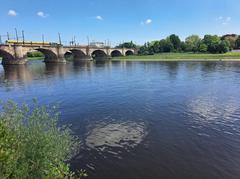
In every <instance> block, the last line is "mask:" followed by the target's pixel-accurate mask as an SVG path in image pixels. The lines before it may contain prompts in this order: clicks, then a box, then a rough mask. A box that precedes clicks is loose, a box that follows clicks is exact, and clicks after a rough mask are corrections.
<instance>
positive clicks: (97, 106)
mask: <svg viewBox="0 0 240 179" xmlns="http://www.w3.org/2000/svg"><path fill="white" fill-rule="evenodd" d="M33 98H37V99H38V101H39V103H41V104H58V105H59V106H60V111H61V119H60V125H63V124H71V126H72V127H71V128H72V129H73V131H74V133H75V134H76V135H78V136H79V138H80V140H81V150H80V153H79V154H78V155H77V156H76V157H75V158H74V159H73V160H72V161H71V167H72V169H73V170H76V169H86V170H87V172H88V174H89V177H88V178H89V179H158V178H163V179H186V178H189V179H190V178H191V179H203V178H204V179H238V178H240V63H239V62H179V63H177V62H88V63H71V62H70V63H68V64H59V65H53V64H52V65H45V64H44V63H42V62H41V61H32V62H30V63H29V64H28V65H26V66H9V67H5V68H3V67H2V66H0V99H1V100H3V101H6V100H8V99H13V100H15V101H17V102H19V103H23V102H27V103H32V99H33Z"/></svg>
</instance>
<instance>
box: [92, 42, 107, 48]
mask: <svg viewBox="0 0 240 179" xmlns="http://www.w3.org/2000/svg"><path fill="white" fill-rule="evenodd" d="M90 46H91V47H98V48H102V47H105V44H104V43H103V42H91V43H90Z"/></svg>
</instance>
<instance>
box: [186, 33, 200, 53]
mask: <svg viewBox="0 0 240 179" xmlns="http://www.w3.org/2000/svg"><path fill="white" fill-rule="evenodd" d="M200 42H201V38H200V37H199V36H198V35H191V36H189V37H187V38H186V40H185V43H186V51H196V50H197V49H198V46H199V43H200Z"/></svg>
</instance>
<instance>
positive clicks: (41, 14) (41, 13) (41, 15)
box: [37, 11, 48, 18]
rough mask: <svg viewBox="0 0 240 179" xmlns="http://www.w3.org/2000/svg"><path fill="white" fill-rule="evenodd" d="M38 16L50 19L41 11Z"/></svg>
mask: <svg viewBox="0 0 240 179" xmlns="http://www.w3.org/2000/svg"><path fill="white" fill-rule="evenodd" d="M37 16H39V17H42V18H46V17H48V14H45V13H44V12H42V11H39V12H38V13H37Z"/></svg>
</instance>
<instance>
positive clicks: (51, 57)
mask: <svg viewBox="0 0 240 179" xmlns="http://www.w3.org/2000/svg"><path fill="white" fill-rule="evenodd" d="M34 50H37V51H39V52H42V53H43V55H44V57H45V59H44V61H45V62H54V61H57V60H58V56H57V54H56V53H55V52H53V51H52V50H49V49H44V48H37V49H34Z"/></svg>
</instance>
